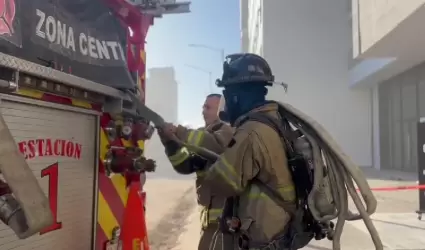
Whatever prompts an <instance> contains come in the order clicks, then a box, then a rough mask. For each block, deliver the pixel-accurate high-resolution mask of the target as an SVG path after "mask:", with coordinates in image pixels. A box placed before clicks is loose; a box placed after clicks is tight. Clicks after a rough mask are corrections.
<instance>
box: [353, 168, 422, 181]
mask: <svg viewBox="0 0 425 250" xmlns="http://www.w3.org/2000/svg"><path fill="white" fill-rule="evenodd" d="M361 169H362V170H363V172H364V173H365V175H366V176H367V178H368V179H377V180H387V181H412V182H416V181H417V180H418V173H416V172H414V173H413V172H412V173H410V172H403V171H396V170H384V169H381V170H377V169H374V168H367V167H362V168H361Z"/></svg>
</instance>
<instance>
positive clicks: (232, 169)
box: [220, 157, 238, 177]
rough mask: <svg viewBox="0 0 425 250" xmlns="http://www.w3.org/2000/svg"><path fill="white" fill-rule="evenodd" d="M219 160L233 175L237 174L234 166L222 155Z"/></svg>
mask: <svg viewBox="0 0 425 250" xmlns="http://www.w3.org/2000/svg"><path fill="white" fill-rule="evenodd" d="M220 160H221V162H222V163H223V164H224V165H225V166H226V168H227V169H228V170H229V171H230V172H231V174H233V175H234V176H236V177H237V176H238V174H237V173H236V170H235V167H233V165H232V164H230V163H229V162H228V161H227V160H226V158H224V157H222V158H221V159H220Z"/></svg>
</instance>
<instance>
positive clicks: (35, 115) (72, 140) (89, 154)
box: [0, 95, 98, 250]
mask: <svg viewBox="0 0 425 250" xmlns="http://www.w3.org/2000/svg"><path fill="white" fill-rule="evenodd" d="M2 97H3V98H2V100H1V112H2V113H3V116H4V118H5V120H6V123H7V125H8V127H9V129H10V130H11V133H12V135H13V136H14V137H15V140H16V142H17V144H18V147H19V149H20V151H21V152H22V153H23V154H24V155H25V157H26V159H27V161H28V163H29V165H30V167H31V169H32V170H33V172H34V174H35V176H36V177H37V178H38V179H39V181H40V185H41V187H42V189H43V190H44V191H45V192H46V194H47V195H48V196H49V200H50V206H51V208H52V211H53V212H54V213H55V215H56V216H55V217H56V223H55V224H54V225H52V226H51V227H49V228H48V229H46V230H45V231H44V232H42V233H40V235H36V236H33V237H31V238H29V239H26V240H18V239H17V237H16V236H15V235H14V234H13V232H12V231H11V230H9V229H8V228H7V227H6V226H4V225H3V224H1V225H0V249H2V250H7V249H10V250H11V249H14V250H18V249H21V250H24V249H25V250H26V249H40V250H41V249H43V250H56V249H63V250H66V249H69V250H74V249H91V248H92V245H93V236H92V235H93V227H94V222H95V218H94V212H93V204H95V197H96V192H95V191H96V190H97V187H96V175H97V173H98V170H97V166H96V165H97V160H96V158H97V157H96V155H97V154H96V150H97V145H96V133H97V131H98V127H97V117H96V115H94V114H93V113H91V114H90V113H89V112H85V110H83V109H77V108H72V107H67V106H65V105H53V104H52V103H48V102H43V101H39V100H31V99H29V98H22V97H16V96H13V97H11V98H10V99H9V98H8V97H7V96H3V95H2ZM70 110H73V111H70ZM76 111H77V112H76Z"/></svg>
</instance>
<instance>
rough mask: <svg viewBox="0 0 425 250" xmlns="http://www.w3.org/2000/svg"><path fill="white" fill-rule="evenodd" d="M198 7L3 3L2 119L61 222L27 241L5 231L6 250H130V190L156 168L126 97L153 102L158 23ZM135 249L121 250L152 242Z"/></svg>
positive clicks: (115, 1)
mask: <svg viewBox="0 0 425 250" xmlns="http://www.w3.org/2000/svg"><path fill="white" fill-rule="evenodd" d="M189 6H190V3H189V2H183V3H176V2H175V0H174V1H173V0H79V1H69V0H56V1H49V0H31V1H24V0H1V1H0V9H1V11H0V14H1V16H0V72H1V74H0V82H2V83H7V84H3V85H2V84H0V92H1V93H0V108H1V115H2V116H3V118H4V120H5V122H6V124H7V127H8V129H9V130H10V132H11V134H12V135H13V138H14V140H15V141H16V144H17V147H18V149H19V151H20V152H21V153H22V155H23V156H24V157H25V159H26V162H27V163H28V165H29V167H30V169H31V170H32V173H33V174H34V175H35V176H36V178H37V180H38V183H39V185H40V186H41V188H42V190H43V191H44V193H45V194H46V196H47V197H48V199H49V205H50V209H51V212H52V214H53V218H54V223H53V224H52V225H51V226H49V227H47V228H45V229H44V230H42V231H41V232H40V233H38V234H36V235H33V236H31V237H29V238H26V239H18V237H17V236H16V235H15V234H14V233H13V231H12V230H11V229H10V228H9V227H8V226H7V225H5V224H1V223H0V249H2V250H8V249H10V250H11V249H14V250H18V249H19V250H26V249H40V250H41V249H43V250H60V249H64V250H65V249H70V250H75V249H82V250H83V249H96V250H103V249H121V248H120V247H119V244H118V243H119V239H120V237H119V234H120V231H121V232H122V233H124V231H126V230H127V231H129V230H128V229H127V228H125V223H124V216H125V214H126V213H127V212H128V210H129V209H130V208H129V206H130V203H128V202H127V201H128V199H129V187H132V183H133V184H137V185H138V186H139V187H140V179H142V180H143V179H144V175H145V172H146V171H150V170H152V169H153V168H154V166H153V162H152V161H150V160H148V159H145V158H144V157H143V150H144V146H143V145H144V143H143V142H144V140H147V139H149V137H150V134H151V132H152V128H151V127H150V126H149V121H147V120H145V119H143V117H142V116H140V114H135V113H134V111H132V110H133V103H132V101H131V98H129V97H128V96H127V94H126V93H127V92H126V91H123V90H127V91H128V90H130V91H133V90H135V89H137V90H135V91H136V92H135V93H136V94H138V95H140V98H141V100H142V101H143V100H144V97H145V91H144V90H145V63H146V60H145V59H146V54H145V51H144V44H145V38H146V34H147V31H148V28H149V27H150V26H151V25H153V21H154V18H156V17H162V15H163V14H171V13H186V12H189ZM136 84H137V85H136ZM133 92H134V91H133ZM140 213H143V211H140ZM141 227H144V225H141ZM128 246H129V245H126V244H123V245H122V246H121V247H122V249H124V250H127V249H149V247H148V245H147V239H146V237H145V238H143V239H134V240H132V242H131V248H130V247H128Z"/></svg>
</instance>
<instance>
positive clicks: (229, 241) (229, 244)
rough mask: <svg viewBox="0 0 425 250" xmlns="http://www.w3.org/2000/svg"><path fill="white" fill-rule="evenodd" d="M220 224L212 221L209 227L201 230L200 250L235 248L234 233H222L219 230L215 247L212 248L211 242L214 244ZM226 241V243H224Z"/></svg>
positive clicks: (228, 249) (231, 249) (227, 249)
mask: <svg viewBox="0 0 425 250" xmlns="http://www.w3.org/2000/svg"><path fill="white" fill-rule="evenodd" d="M217 228H218V224H217V223H211V224H209V225H208V227H206V228H204V229H202V230H201V237H200V240H199V245H198V250H235V249H239V248H235V245H234V241H233V235H229V234H224V235H223V234H222V233H221V232H219V233H218V234H217V235H218V236H217V237H216V239H215V247H214V248H211V249H210V244H211V245H214V242H213V241H214V234H215V232H216V231H217ZM222 242H223V243H224V245H223V244H222Z"/></svg>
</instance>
